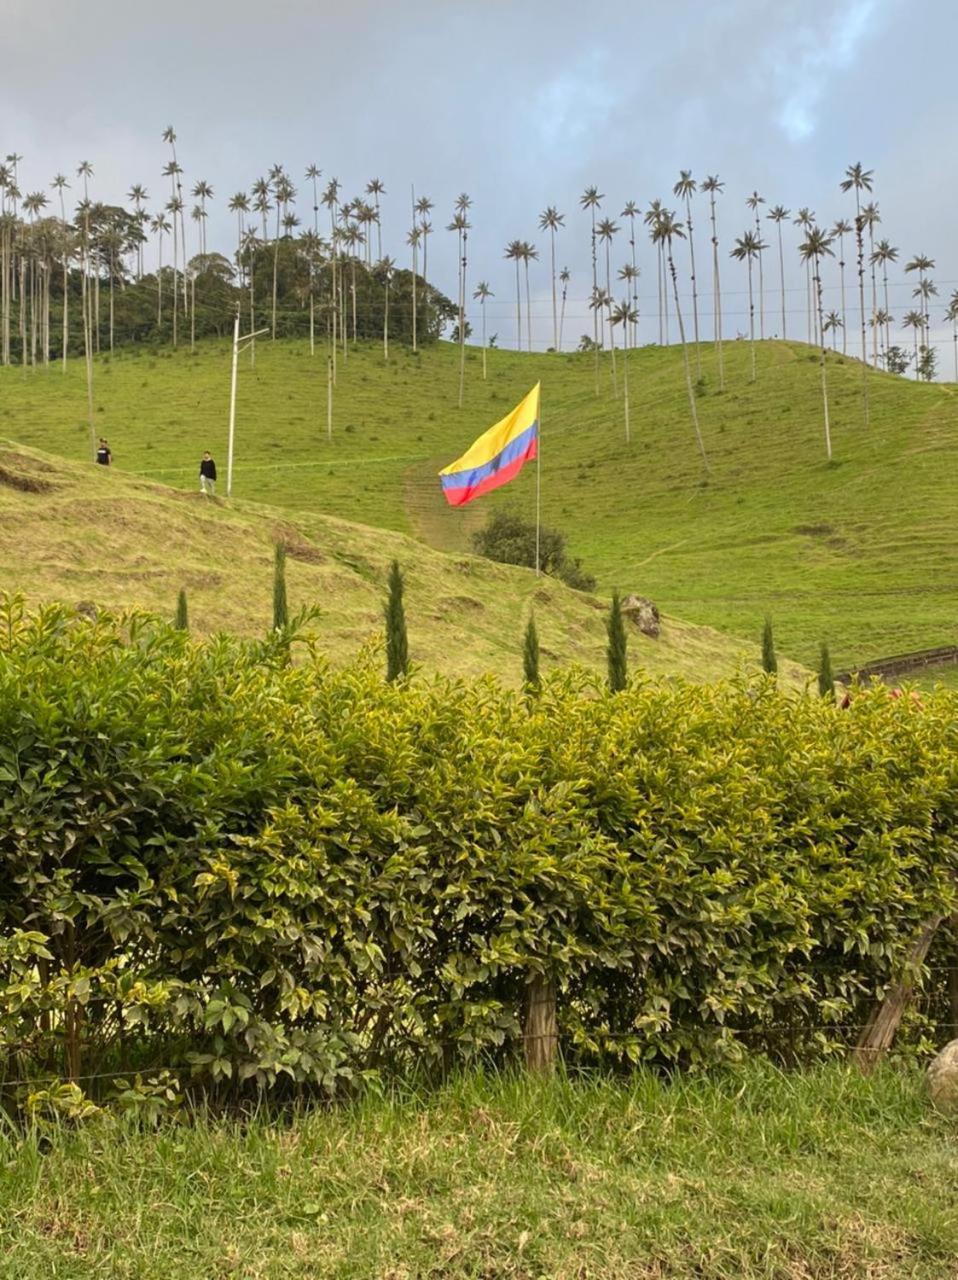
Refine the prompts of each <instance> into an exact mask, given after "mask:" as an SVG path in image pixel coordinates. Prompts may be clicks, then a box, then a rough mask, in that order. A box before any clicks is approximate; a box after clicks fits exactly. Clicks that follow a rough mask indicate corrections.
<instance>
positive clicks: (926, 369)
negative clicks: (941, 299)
mask: <svg viewBox="0 0 958 1280" xmlns="http://www.w3.org/2000/svg"><path fill="white" fill-rule="evenodd" d="M911 296H912V297H913V298H918V299H919V300H920V301H919V309H920V310H921V312H922V314H923V315H924V317H925V328H924V336H923V339H922V348H921V352H922V355H923V356H925V355H927V354H928V350H929V345H930V343H931V332H930V330H931V300H932V298H937V297H938V290H937V288H936V287H935V282H934V281H933V280H929V279H927V278H925V279H924V280H920V281H919V282H918V284H917V285H916V287H915V288H914V289H912V291H911ZM933 372H934V370H933V368H932V366H931V365H930V364H927V363H925V362H924V361H922V365H921V373H922V377H923V378H924V379H925V381H926V382H930V381H931V379H932V375H933Z"/></svg>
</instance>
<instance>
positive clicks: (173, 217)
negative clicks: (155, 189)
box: [166, 196, 183, 347]
mask: <svg viewBox="0 0 958 1280" xmlns="http://www.w3.org/2000/svg"><path fill="white" fill-rule="evenodd" d="M166 212H167V213H168V214H169V215H170V221H171V223H172V225H173V346H174V347H175V346H176V337H177V322H176V321H177V309H178V306H179V301H178V299H179V293H178V287H177V265H178V264H177V260H176V245H177V233H176V228H177V225H178V224H177V218H178V215H179V214H181V213H182V212H183V206H182V203H181V202H180V201H179V200H178V199H177V198H176V197H175V196H174V197H173V199H172V200H167V202H166Z"/></svg>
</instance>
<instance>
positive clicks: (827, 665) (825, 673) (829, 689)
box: [818, 644, 835, 699]
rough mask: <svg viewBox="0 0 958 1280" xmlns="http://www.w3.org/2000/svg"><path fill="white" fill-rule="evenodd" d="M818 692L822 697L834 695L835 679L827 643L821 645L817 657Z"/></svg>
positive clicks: (832, 696)
mask: <svg viewBox="0 0 958 1280" xmlns="http://www.w3.org/2000/svg"><path fill="white" fill-rule="evenodd" d="M818 692H819V693H820V694H821V695H822V697H823V698H832V699H834V697H835V679H834V677H833V676H832V659H831V655H830V654H829V652H828V645H827V644H823V645H822V652H821V655H820V656H819V659H818Z"/></svg>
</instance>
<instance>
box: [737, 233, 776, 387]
mask: <svg viewBox="0 0 958 1280" xmlns="http://www.w3.org/2000/svg"><path fill="white" fill-rule="evenodd" d="M767 248H768V245H767V244H763V243H762V240H761V237H760V236H758V235H757V234H756V233H755V232H754V231H746V232H745V234H744V235H743V236H741V237H740V238H739V239H738V240H736V241H735V248H734V249H732V250H731V251H730V253H729V257H731V258H737V259H738V261H739V262H744V263H746V264H747V266H748V337H749V350H750V352H751V355H752V373H751V377H750V378H749V381H750V382H754V381H755V296H754V291H753V288H752V263H753V262H754V261H755V260H756V259H758V261H759V263H761V261H762V253H763V251H764V250H765V249H767Z"/></svg>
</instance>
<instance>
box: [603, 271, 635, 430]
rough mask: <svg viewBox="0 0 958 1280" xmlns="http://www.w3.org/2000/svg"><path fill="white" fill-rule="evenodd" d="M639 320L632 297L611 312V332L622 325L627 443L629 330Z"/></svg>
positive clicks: (623, 389)
mask: <svg viewBox="0 0 958 1280" xmlns="http://www.w3.org/2000/svg"><path fill="white" fill-rule="evenodd" d="M630 270H631V267H630ZM638 322H639V313H638V311H637V310H636V309H635V307H633V306H632V303H631V301H630V299H628V298H623V299H622V301H621V302H620V303H618V304H617V305H616V306H614V307H613V308H612V309H611V311H610V313H609V333H610V335H613V334H614V333H615V326H616V325H619V324H620V325H621V326H622V337H623V347H622V394H623V400H624V407H625V443H626V444H628V443H629V442H630V440H631V438H632V437H631V425H630V423H629V330H630V329H634V328H635V326H636V325H637V324H638ZM612 348H613V350H614V349H615V338H614V337H612Z"/></svg>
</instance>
